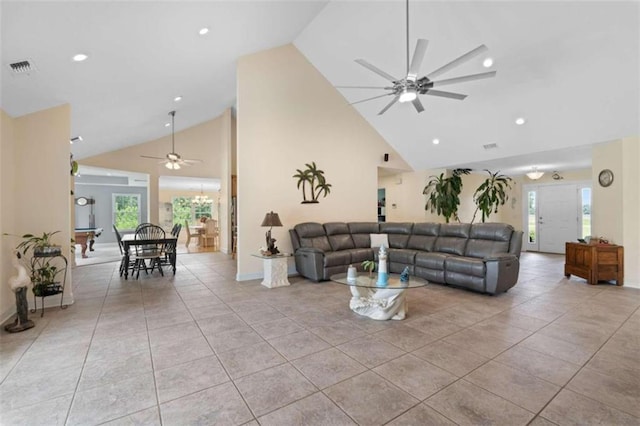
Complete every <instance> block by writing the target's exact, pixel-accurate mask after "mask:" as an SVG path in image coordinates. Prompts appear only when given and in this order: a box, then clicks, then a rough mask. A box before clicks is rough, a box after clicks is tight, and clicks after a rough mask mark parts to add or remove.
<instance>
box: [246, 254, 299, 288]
mask: <svg viewBox="0 0 640 426" xmlns="http://www.w3.org/2000/svg"><path fill="white" fill-rule="evenodd" d="M251 256H253V257H258V258H260V259H262V265H263V268H264V279H263V280H262V283H261V284H262V285H263V286H265V287H268V288H275V287H284V286H287V285H291V284H290V283H289V279H288V276H289V274H288V269H289V268H288V265H287V259H288V258H289V257H291V255H290V254H276V255H273V256H263V255H261V254H252V255H251Z"/></svg>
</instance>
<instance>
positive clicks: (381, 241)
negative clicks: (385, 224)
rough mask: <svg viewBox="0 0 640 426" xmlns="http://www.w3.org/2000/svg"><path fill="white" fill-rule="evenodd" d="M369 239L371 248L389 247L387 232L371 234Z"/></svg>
mask: <svg viewBox="0 0 640 426" xmlns="http://www.w3.org/2000/svg"><path fill="white" fill-rule="evenodd" d="M369 239H370V240H371V248H375V249H377V248H380V246H385V247H387V248H388V247H389V236H388V235H387V234H371V235H369Z"/></svg>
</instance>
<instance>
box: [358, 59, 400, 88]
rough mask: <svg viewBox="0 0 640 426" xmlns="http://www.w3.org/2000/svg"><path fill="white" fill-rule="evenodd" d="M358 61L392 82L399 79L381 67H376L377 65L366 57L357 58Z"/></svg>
mask: <svg viewBox="0 0 640 426" xmlns="http://www.w3.org/2000/svg"><path fill="white" fill-rule="evenodd" d="M356 62H357V63H359V64H360V65H362V66H363V67H365V68H367V69H368V70H370V71H373V72H375V73H376V74H378V75H380V76H382V77H384V78H386V79H387V80H389V81H390V82H392V83H393V82H395V81H398V79H397V78H395V77H394V76H392V75H390V74H387V73H386V72H384V71H382V70H381V69H380V68H378V67H376V66H375V65H371V64H370V63H369V62H367V61H365V60H364V59H356Z"/></svg>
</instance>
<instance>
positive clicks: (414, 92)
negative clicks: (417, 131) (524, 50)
mask: <svg viewBox="0 0 640 426" xmlns="http://www.w3.org/2000/svg"><path fill="white" fill-rule="evenodd" d="M406 20H407V26H406V28H407V75H406V76H405V77H404V78H401V79H399V78H396V77H394V76H392V75H390V74H388V73H386V72H384V71H382V70H381V69H380V68H378V67H376V66H375V65H372V64H370V63H369V62H367V61H365V60H364V59H356V60H355V61H356V62H357V63H358V64H360V65H362V66H363V67H365V68H367V69H368V70H370V71H373V72H374V73H376V74H378V75H379V76H381V77H383V78H385V79H386V80H388V81H390V82H391V83H392V84H391V85H390V86H384V87H382V86H336V87H337V88H339V89H384V90H386V91H387V93H385V94H383V95H378V96H374V97H371V98H367V99H362V100H360V101H356V102H353V103H351V105H354V104H358V103H360V102H366V101H370V100H373V99H378V98H382V97H385V96H393V99H392V100H391V102H389V103H388V104H387V105H386V106H385V107H384V108H383V109H382V110H381V111H380V112H379V113H378V115H382V114H384V113H385V112H386V111H387V110H388V109H389V108H391V106H393V104H395V103H396V102H398V101H400V102H411V103H413V106H414V107H415V109H416V111H418V112H422V111H424V106H423V105H422V102H420V98H419V97H418V95H431V96H440V97H443V98H450V99H457V100H460V101H461V100H463V99H464V98H466V97H467V95H461V94H459V93H453V92H443V91H441V90H434V89H433V88H434V87H440V86H445V85H448V84H455V83H464V82H467V81H473V80H479V79H483V78H491V77H494V76H495V75H496V71H489V72H483V73H479V74H471V75H465V76H462V77H454V78H449V79H446V80H438V81H435V80H434V78H436V77H438V76H440V75H441V74H444V73H446V72H447V71H449V70H451V69H453V68H455V67H457V66H459V65H461V64H463V63H465V62H467V61H469V60H470V59H472V58H474V57H476V56H478V55H479V54H481V53H483V52H486V51H487V50H488V49H487V46H485V45H484V44H482V45H480V46H478V47H476V48H475V49H473V50H471V51H469V52H467V53H465V54H464V55H462V56H460V57H458V58H456V59H454V60H453V61H451V62H449V63H448V64H446V65H443V66H441V67H440V68H438V69H437V70H435V71H432V72H430V73H429V74H427V75H425V76H424V77H421V78H418V71H419V70H420V65H421V64H422V59H423V58H424V54H425V52H426V51H427V45H428V44H429V41H428V40H425V39H422V38H420V39H418V41H417V43H416V49H415V51H414V52H413V58H412V59H411V63H409V0H406Z"/></svg>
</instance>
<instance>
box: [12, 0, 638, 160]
mask: <svg viewBox="0 0 640 426" xmlns="http://www.w3.org/2000/svg"><path fill="white" fill-rule="evenodd" d="M410 7H411V15H410V19H411V27H410V29H411V34H410V36H411V49H412V50H413V46H414V45H415V40H416V38H419V37H420V38H426V39H428V40H429V41H430V44H429V47H428V49H427V53H426V56H425V60H424V62H423V66H422V68H421V72H420V75H424V74H426V73H428V72H430V71H432V70H434V69H435V68H438V67H439V66H441V65H443V64H445V63H447V62H449V61H450V60H452V59H454V58H455V57H457V56H459V55H461V54H462V53H465V52H466V51H468V50H471V49H472V48H474V47H476V46H478V45H480V44H482V43H484V44H486V45H487V46H488V47H489V54H490V56H491V57H493V58H494V60H495V65H494V66H493V68H492V69H495V70H497V71H498V75H497V77H496V78H493V79H488V80H480V81H476V82H470V83H463V84H458V85H451V86H446V88H443V90H450V91H453V92H459V93H464V94H467V95H469V97H468V98H467V99H466V100H464V101H456V100H450V99H444V98H436V97H431V96H422V97H421V99H422V102H423V104H424V105H425V108H426V111H425V112H423V113H421V114H417V113H416V112H415V110H413V108H412V106H411V105H407V104H403V105H396V106H394V107H392V108H391V109H390V110H389V111H387V113H386V114H384V115H383V116H377V115H376V114H377V113H378V111H379V110H380V109H382V107H383V106H384V105H385V104H386V102H387V100H384V99H381V100H375V101H371V102H366V103H363V104H358V105H356V106H355V107H356V108H357V110H358V111H359V112H360V113H361V114H362V115H363V117H364V118H365V119H366V120H368V121H369V123H371V124H372V125H373V126H374V127H375V128H376V129H377V131H378V132H379V133H380V134H381V135H382V136H383V137H384V138H385V139H386V140H387V141H388V142H389V143H390V144H391V145H392V146H393V147H394V148H395V149H396V150H397V151H398V152H399V153H400V154H401V155H402V156H403V157H404V159H405V160H407V161H408V162H409V163H410V164H411V165H412V166H413V167H414V168H416V169H425V168H435V167H438V168H439V167H447V166H470V165H473V166H474V168H476V167H477V168H484V167H489V168H491V169H502V170H503V172H506V166H516V165H517V167H522V168H528V167H530V166H532V165H538V166H539V167H540V166H542V163H545V164H546V163H547V162H549V163H551V162H552V161H556V162H557V163H558V164H555V163H554V164H553V165H550V167H554V169H560V168H562V167H566V168H576V167H577V166H576V165H577V164H584V165H585V167H588V165H589V164H590V150H589V149H588V148H586V146H587V145H590V144H593V143H598V142H603V141H608V140H612V139H616V138H619V137H624V136H631V135H638V134H639V133H640V130H639V127H640V123H639V121H640V120H639V118H638V117H639V116H640V105H639V104H640V89H639V86H640V78H639V77H638V76H639V75H640V69H639V68H640V67H639V64H638V63H639V57H640V46H639V44H640V30H639V24H638V21H639V15H640V11H639V8H640V3H638V2H578V1H567V2H544V1H543V2H540V1H512V2H504V1H500V2H484V1H474V2H463V1H442V2H436V1H412V2H411V3H410ZM0 8H1V9H0V10H1V19H2V29H1V31H2V32H1V36H2V51H1V53H2V57H1V62H2V67H1V70H2V71H1V73H2V75H1V79H2V92H1V93H0V96H1V98H0V104H1V106H2V108H3V109H4V110H5V111H6V112H7V113H9V114H10V115H12V116H19V115H22V114H25V113H29V112H33V111H37V110H40V109H44V108H48V107H51V106H55V105H59V104H63V103H70V104H71V106H72V136H77V135H82V137H83V138H84V142H81V143H76V144H74V145H73V152H74V156H75V158H76V159H82V158H85V157H88V156H91V155H95V154H98V153H101V152H106V151H111V150H113V149H117V148H122V147H125V146H129V145H133V144H137V143H142V142H145V141H148V140H151V139H155V138H158V137H161V136H164V135H167V134H169V133H170V130H169V128H165V127H164V123H166V122H167V121H168V117H167V113H168V112H169V111H170V110H172V109H177V110H178V111H179V119H178V120H176V131H179V130H182V129H184V128H187V127H190V126H193V125H195V124H198V123H201V122H203V121H206V120H209V119H211V118H213V117H215V116H218V115H219V114H220V113H221V112H222V111H223V110H224V109H225V108H228V107H230V106H233V105H234V104H235V101H236V99H235V97H236V77H235V64H236V60H237V58H238V57H240V56H242V55H246V54H249V53H252V52H257V51H260V50H264V49H268V48H272V47H276V46H279V45H283V44H286V43H290V42H295V44H296V46H297V47H298V48H299V49H300V50H301V51H302V52H303V54H304V55H305V56H306V57H307V58H308V59H309V60H310V61H311V62H312V63H313V64H314V65H315V66H316V68H318V70H319V71H320V72H322V73H323V74H324V76H325V77H326V78H327V79H328V80H329V81H330V82H331V83H332V84H334V85H381V84H384V83H385V81H384V80H382V79H381V78H380V77H378V76H377V75H375V74H373V73H372V72H370V71H368V70H367V69H365V68H363V67H361V66H360V65H358V64H356V63H355V62H353V60H354V59H356V58H363V59H366V60H368V61H369V62H371V63H373V64H375V65H376V66H378V67H379V68H381V69H383V70H385V71H387V72H389V73H390V74H396V75H398V76H400V77H402V76H403V74H404V72H405V71H404V69H405V60H406V59H405V55H406V52H405V26H404V16H405V15H404V13H405V12H404V2H401V1H386V2H385V1H332V2H329V3H327V2H326V1H303V0H298V1H293V0H287V1H242V2H239V1H234V2H231V1H227V2H223V1H200V2H160V1H159V2H100V1H87V2H66V1H64V2H56V1H51V2H26V1H24V2H18V1H2V2H1V3H0ZM204 26H206V27H209V28H210V30H211V31H210V32H209V34H207V35H206V36H199V35H198V34H197V32H198V30H199V29H200V28H202V27H204ZM79 52H84V53H87V54H88V55H89V59H88V60H87V61H85V62H82V63H74V62H73V61H71V57H72V56H73V55H74V54H76V53H79ZM483 58H484V57H482V58H478V59H477V60H474V61H472V62H470V63H467V64H465V65H463V66H461V67H459V68H457V69H454V70H452V71H450V72H449V73H447V74H445V75H443V76H442V78H449V77H455V76H459V75H466V74H470V73H475V72H483V71H486V69H485V68H483V67H482V66H481V60H482V59H483ZM23 59H29V60H31V61H33V62H34V64H35V65H36V67H37V71H36V72H34V73H32V74H31V75H29V76H12V75H11V74H10V73H9V72H8V68H7V66H8V64H9V63H12V62H15V61H19V60H23ZM341 92H342V93H343V94H344V95H345V98H346V101H348V102H352V101H355V100H358V99H362V98H365V97H368V96H373V95H375V94H377V92H375V91H370V90H353V91H347V90H341ZM177 95H181V96H183V100H182V101H181V102H180V103H174V102H173V98H174V97H175V96H177ZM518 116H524V117H526V118H527V123H526V124H525V125H524V126H516V125H515V124H514V119H515V118H516V117H518ZM433 138H439V139H440V140H441V143H440V144H439V145H437V146H436V145H433V144H431V140H432V139H433ZM487 143H497V144H498V146H499V148H498V149H496V150H491V151H485V150H484V149H483V148H482V145H483V144H487ZM580 146H582V147H583V148H581V149H577V148H575V147H580ZM568 148H570V149H568ZM534 152H547V154H539V155H536V156H535V157H531V156H529V155H527V154H529V153H534ZM501 158H502V159H504V160H502V161H498V160H496V159H501ZM487 161H490V163H487ZM530 162H532V163H537V164H530ZM520 163H521V164H520ZM541 168H543V167H541ZM523 170H524V169H523Z"/></svg>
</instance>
